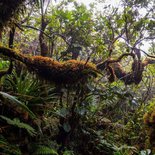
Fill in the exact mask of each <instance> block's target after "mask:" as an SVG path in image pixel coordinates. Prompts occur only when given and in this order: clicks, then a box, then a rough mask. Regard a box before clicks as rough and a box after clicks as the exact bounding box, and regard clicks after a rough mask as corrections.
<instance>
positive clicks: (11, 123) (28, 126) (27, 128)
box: [0, 115, 36, 136]
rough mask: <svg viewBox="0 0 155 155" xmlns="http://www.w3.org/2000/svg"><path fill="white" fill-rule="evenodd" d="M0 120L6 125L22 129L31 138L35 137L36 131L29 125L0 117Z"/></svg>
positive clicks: (17, 120) (16, 119)
mask: <svg viewBox="0 0 155 155" xmlns="http://www.w3.org/2000/svg"><path fill="white" fill-rule="evenodd" d="M0 118H2V119H3V120H5V121H6V122H7V123H8V124H10V125H13V126H16V127H18V128H22V129H25V130H26V131H27V132H28V133H29V134H30V135H31V136H35V135H36V131H35V129H34V128H32V127H31V126H30V125H28V124H26V123H23V122H20V120H19V119H18V118H14V119H13V120H12V119H10V118H8V117H5V116H2V115H0Z"/></svg>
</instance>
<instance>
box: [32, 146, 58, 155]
mask: <svg viewBox="0 0 155 155" xmlns="http://www.w3.org/2000/svg"><path fill="white" fill-rule="evenodd" d="M34 155H58V153H57V152H56V151H55V150H54V149H52V148H49V147H47V146H43V145H40V146H38V147H37V150H36V151H35V153H34Z"/></svg>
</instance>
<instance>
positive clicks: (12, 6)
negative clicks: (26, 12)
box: [0, 0, 26, 32]
mask: <svg viewBox="0 0 155 155" xmlns="http://www.w3.org/2000/svg"><path fill="white" fill-rule="evenodd" d="M25 1H26V0H1V1H0V32H1V31H2V29H3V27H4V26H6V25H8V24H11V23H12V22H13V21H14V20H15V19H16V18H17V15H18V14H19V13H22V12H23V9H24V8H25V5H23V3H24V2H25Z"/></svg>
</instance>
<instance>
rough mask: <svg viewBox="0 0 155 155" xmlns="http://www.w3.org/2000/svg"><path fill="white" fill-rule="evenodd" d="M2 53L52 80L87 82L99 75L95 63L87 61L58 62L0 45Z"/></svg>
mask: <svg viewBox="0 0 155 155" xmlns="http://www.w3.org/2000/svg"><path fill="white" fill-rule="evenodd" d="M0 53H2V54H3V55H5V56H8V57H10V58H12V59H15V60H19V61H21V62H23V63H24V64H25V65H26V66H27V67H28V69H29V70H30V71H32V72H34V73H36V74H37V75H38V76H39V77H41V78H43V79H45V80H47V81H50V82H55V83H59V84H74V83H77V82H86V81H87V79H88V78H89V77H92V76H93V77H95V76H96V75H97V74H96V71H97V69H96V66H95V64H92V63H88V62H86V61H78V60H68V61H64V62H58V61H56V60H53V59H51V58H48V57H42V56H32V57H26V56H24V55H22V54H19V53H17V52H15V51H14V50H12V49H9V48H5V47H0Z"/></svg>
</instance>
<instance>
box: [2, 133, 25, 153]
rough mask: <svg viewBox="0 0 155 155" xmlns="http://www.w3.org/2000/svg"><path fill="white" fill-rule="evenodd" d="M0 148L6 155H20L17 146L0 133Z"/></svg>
mask: <svg viewBox="0 0 155 155" xmlns="http://www.w3.org/2000/svg"><path fill="white" fill-rule="evenodd" d="M0 150H1V153H4V154H6V155H22V153H21V151H20V149H19V148H18V146H15V145H12V144H10V143H8V141H7V140H6V139H5V138H4V137H3V136H1V135H0Z"/></svg>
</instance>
